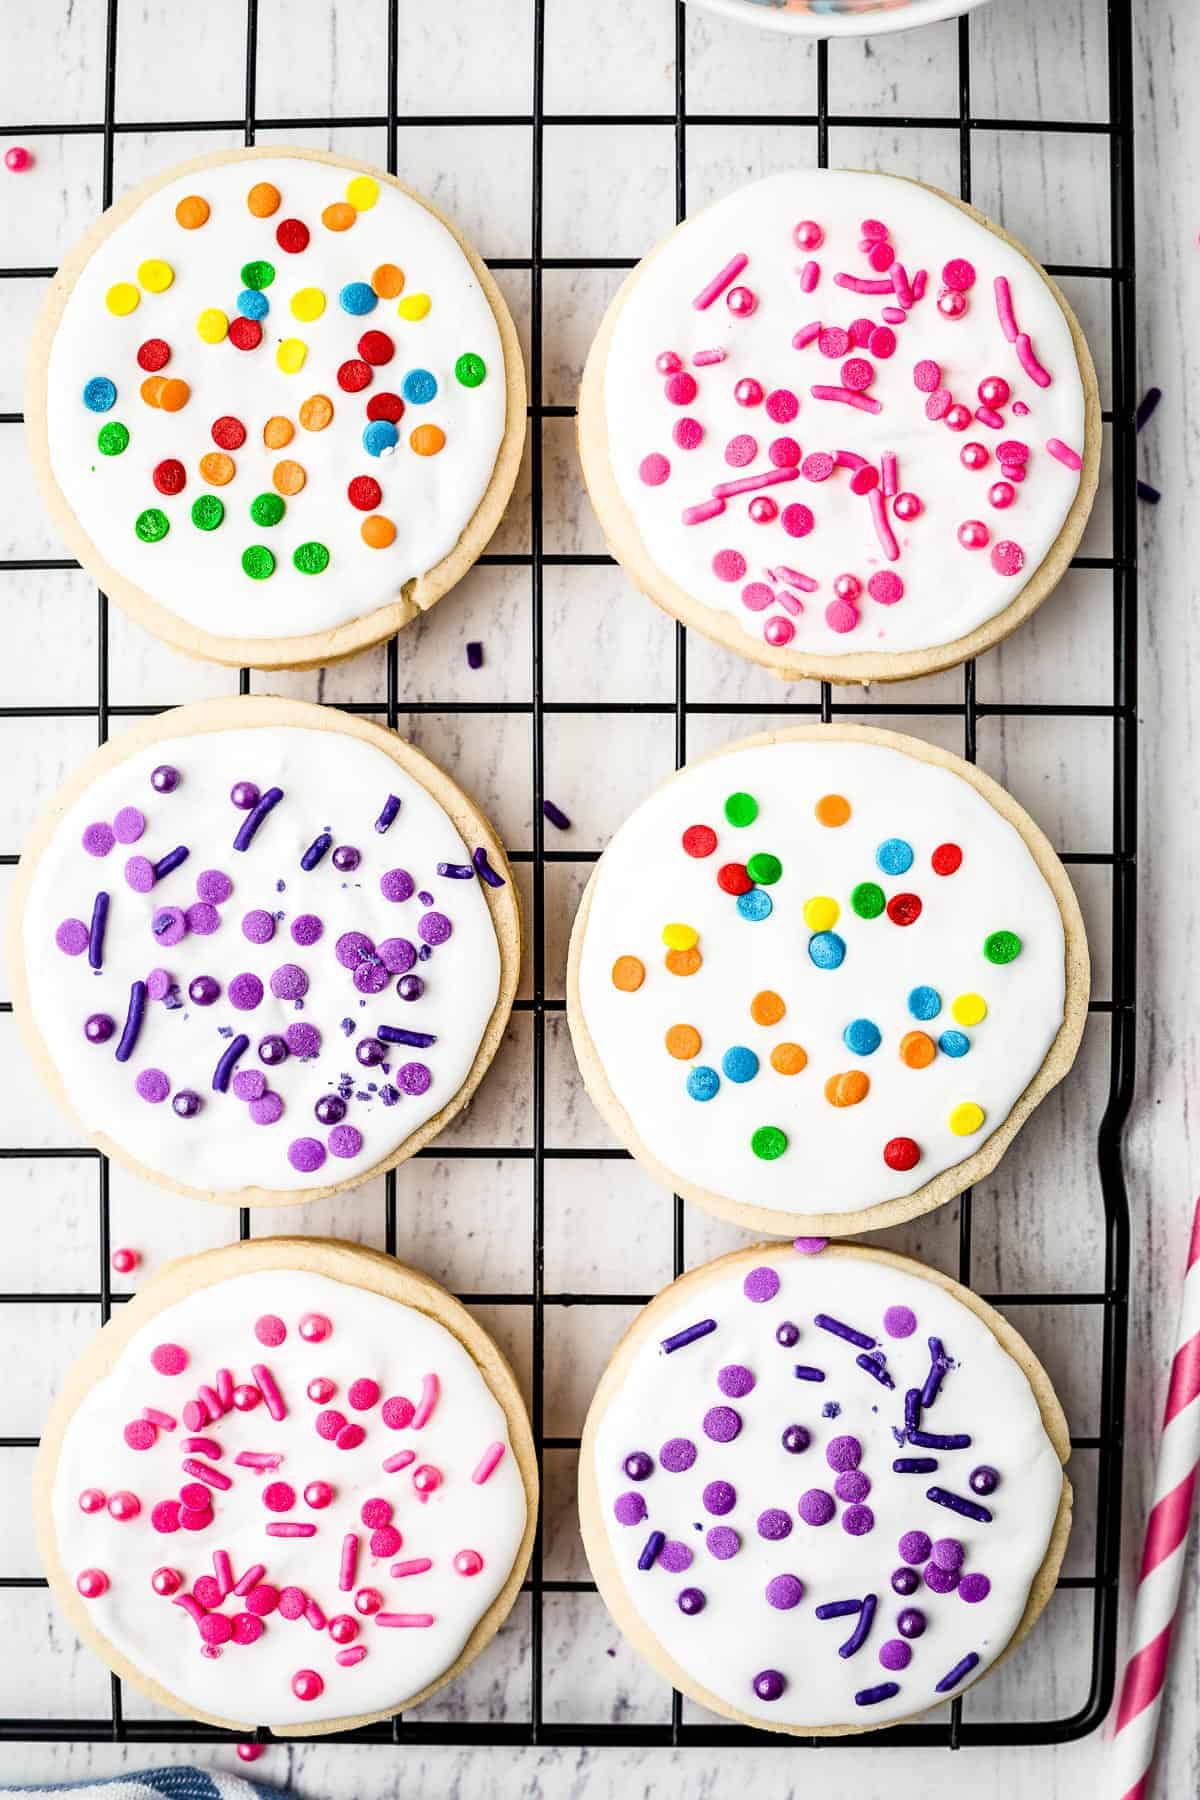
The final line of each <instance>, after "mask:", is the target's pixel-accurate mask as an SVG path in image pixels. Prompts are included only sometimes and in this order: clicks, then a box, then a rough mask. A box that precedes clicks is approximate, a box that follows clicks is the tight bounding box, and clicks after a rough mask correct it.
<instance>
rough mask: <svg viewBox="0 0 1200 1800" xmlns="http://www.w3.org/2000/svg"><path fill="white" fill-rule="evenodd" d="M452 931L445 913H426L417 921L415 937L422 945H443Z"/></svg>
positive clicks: (452, 928)
mask: <svg viewBox="0 0 1200 1800" xmlns="http://www.w3.org/2000/svg"><path fill="white" fill-rule="evenodd" d="M453 930H454V927H453V925H451V923H450V921H449V919H448V918H447V917H446V915H445V913H440V912H427V913H425V914H424V915H423V917H422V918H420V919H418V920H417V936H418V937H419V938H420V940H421V942H422V943H423V944H444V943H445V942H446V939H447V938H448V937H449V936H450V934H451V932H452V931H453Z"/></svg>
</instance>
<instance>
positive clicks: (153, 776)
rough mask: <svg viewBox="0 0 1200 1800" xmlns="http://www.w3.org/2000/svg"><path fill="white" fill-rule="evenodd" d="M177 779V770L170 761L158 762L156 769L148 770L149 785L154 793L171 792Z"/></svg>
mask: <svg viewBox="0 0 1200 1800" xmlns="http://www.w3.org/2000/svg"><path fill="white" fill-rule="evenodd" d="M179 781H180V776H179V770H178V769H173V768H172V767H171V765H170V763H159V765H158V767H157V769H151V771H150V786H151V787H152V788H153V789H154V791H155V793H156V794H173V793H174V792H175V789H176V788H177V787H178V786H179Z"/></svg>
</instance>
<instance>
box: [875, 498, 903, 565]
mask: <svg viewBox="0 0 1200 1800" xmlns="http://www.w3.org/2000/svg"><path fill="white" fill-rule="evenodd" d="M867 504H868V506H869V507H870V508H871V523H872V525H874V527H875V536H876V537H877V538H878V539H879V544H880V548H881V549H882V551H883V554H884V555H885V556H886V557H887V559H888V561H889V562H895V561H896V559H897V557H898V556H899V555H900V546H899V544H898V543H897V542H896V536H895V533H894V532H893V530H892V527H891V525H890V524H889V522H888V516H887V508H886V507H885V505H884V503H883V495H882V494H881V493H880V491H879V489H878V488H872V489H871V492H870V493H869V494H868V495H867Z"/></svg>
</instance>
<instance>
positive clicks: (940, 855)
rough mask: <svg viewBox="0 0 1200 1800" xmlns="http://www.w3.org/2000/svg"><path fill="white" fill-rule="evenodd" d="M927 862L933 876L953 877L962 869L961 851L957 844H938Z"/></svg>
mask: <svg viewBox="0 0 1200 1800" xmlns="http://www.w3.org/2000/svg"><path fill="white" fill-rule="evenodd" d="M929 860H930V862H931V864H932V865H933V872H934V874H935V875H953V874H954V872H955V870H956V869H960V868H961V867H962V851H961V850H960V849H959V847H958V845H957V844H939V845H938V847H937V849H936V850H935V851H934V853H933V855H932V856H931V857H930V859H929Z"/></svg>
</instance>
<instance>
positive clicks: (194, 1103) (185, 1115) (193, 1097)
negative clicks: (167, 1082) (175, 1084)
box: [171, 1088, 204, 1119]
mask: <svg viewBox="0 0 1200 1800" xmlns="http://www.w3.org/2000/svg"><path fill="white" fill-rule="evenodd" d="M203 1105H204V1102H203V1100H201V1098H200V1096H199V1094H198V1093H197V1092H196V1090H195V1088H180V1090H179V1092H178V1093H177V1094H176V1096H175V1098H174V1099H173V1100H172V1102H171V1107H172V1110H173V1111H174V1112H176V1113H178V1115H179V1117H180V1118H181V1119H194V1118H195V1116H196V1114H197V1113H198V1112H199V1111H200V1108H201V1107H202V1106H203Z"/></svg>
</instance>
